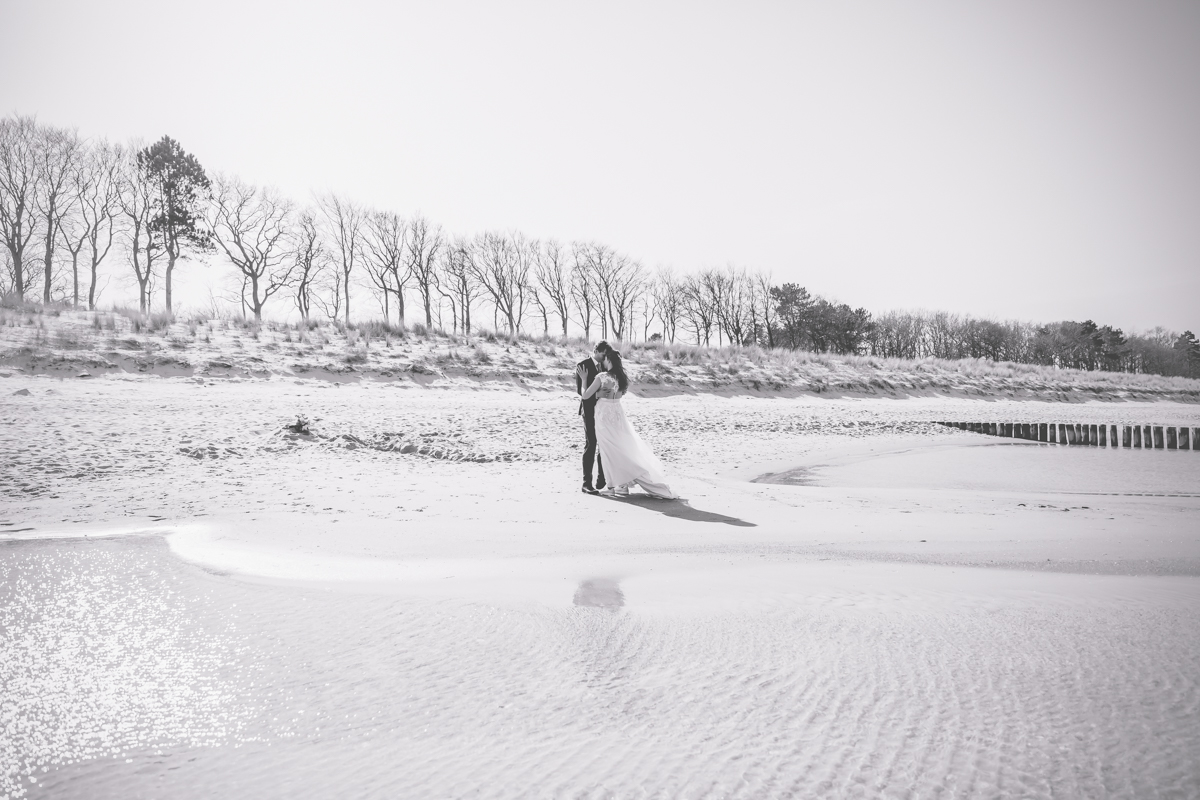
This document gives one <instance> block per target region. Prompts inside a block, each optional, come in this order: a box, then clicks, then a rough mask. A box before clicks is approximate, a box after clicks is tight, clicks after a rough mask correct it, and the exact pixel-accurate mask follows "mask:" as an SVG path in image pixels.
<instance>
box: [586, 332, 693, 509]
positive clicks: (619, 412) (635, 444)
mask: <svg viewBox="0 0 1200 800" xmlns="http://www.w3.org/2000/svg"><path fill="white" fill-rule="evenodd" d="M628 388H629V377H628V376H627V375H626V374H625V368H624V365H623V364H622V362H621V354H620V353H619V352H617V351H616V350H613V349H612V348H611V347H609V346H608V343H607V342H600V343H599V344H597V345H596V349H595V350H593V351H592V357H591V358H585V359H584V360H583V361H580V362H579V363H578V364H577V365H576V367H575V391H576V392H578V393H579V397H580V401H579V414H580V415H581V416H582V417H583V429H584V432H585V434H586V435H587V444H586V446H585V447H584V449H583V491H584V492H586V493H588V494H599V493H600V490H601V489H605V494H610V495H614V496H617V497H624V496H627V495H628V494H629V487H630V486H632V485H633V484H635V483H636V484H638V485H639V486H641V487H642V488H643V489H645V490H646V492H647V493H649V494H651V495H654V496H655V497H663V498H667V499H673V498H674V497H675V493H674V492H672V491H671V487H670V486H667V484H666V481H665V478H664V476H663V467H662V464H661V463H660V462H659V460H658V458H657V457H655V455H654V452H653V451H652V450H651V449H650V448H649V447H647V446H646V443H645V442H643V441H642V437H640V436H638V434H637V431H635V430H634V429H633V425H631V424H630V423H629V419H628V418H627V417H626V416H625V409H624V408H622V406H621V398H622V397H624V396H625V392H626V390H628ZM597 451H598V452H597ZM593 462H594V463H595V465H596V469H597V481H596V484H595V486H593V485H592V464H593ZM606 487H608V488H606Z"/></svg>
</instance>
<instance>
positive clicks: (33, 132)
mask: <svg viewBox="0 0 1200 800" xmlns="http://www.w3.org/2000/svg"><path fill="white" fill-rule="evenodd" d="M37 150H38V124H37V120H35V119H34V118H33V117H13V118H11V119H7V118H6V119H3V120H0V236H3V238H4V246H5V249H7V250H8V255H9V259H10V266H9V268H10V269H11V270H12V277H13V291H15V292H16V294H17V297H19V298H21V299H24V297H25V290H26V288H27V286H28V282H27V277H28V276H27V275H26V272H25V267H26V264H27V256H26V248H28V247H29V244H30V242H31V241H32V240H33V235H34V228H35V222H34V217H35V214H36V203H37V194H38V176H39V175H40V171H39V169H38V158H37Z"/></svg>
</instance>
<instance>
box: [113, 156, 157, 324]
mask: <svg viewBox="0 0 1200 800" xmlns="http://www.w3.org/2000/svg"><path fill="white" fill-rule="evenodd" d="M137 152H138V146H137V144H136V143H135V144H132V145H130V147H128V148H127V149H126V151H125V158H124V159H123V161H122V163H121V172H120V205H121V214H122V216H124V218H125V221H126V223H127V224H126V226H125V234H126V239H127V249H128V251H129V264H130V266H131V267H133V274H134V277H135V278H136V279H137V284H138V308H139V309H141V311H142V313H143V314H144V313H146V312H148V311H149V310H150V292H151V290H152V288H153V279H154V277H155V272H154V268H155V265H156V264H157V263H158V262H159V260H160V258H161V256H162V251H163V247H162V239H161V236H160V235H159V234H158V233H157V232H156V231H155V229H154V227H153V225H151V220H153V218H154V213H155V211H154V184H153V182H152V181H151V180H150V179H149V176H148V175H146V173H145V170H144V169H143V168H142V166H141V165H139V164H138V162H137V158H136V153H137Z"/></svg>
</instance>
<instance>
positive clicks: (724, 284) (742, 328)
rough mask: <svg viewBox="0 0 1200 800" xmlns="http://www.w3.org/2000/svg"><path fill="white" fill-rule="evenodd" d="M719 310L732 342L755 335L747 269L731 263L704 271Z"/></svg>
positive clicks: (719, 322) (721, 323)
mask: <svg viewBox="0 0 1200 800" xmlns="http://www.w3.org/2000/svg"><path fill="white" fill-rule="evenodd" d="M701 278H702V279H704V280H705V281H706V284H707V286H708V289H709V292H710V295H711V297H712V300H713V308H714V309H715V310H716V315H717V325H718V327H719V328H720V330H721V331H723V332H724V334H725V340H726V341H727V342H729V343H730V344H738V345H742V344H746V342H747V340H748V339H749V338H751V331H752V327H751V319H752V317H753V304H752V302H751V283H750V278H749V276H748V275H747V274H746V272H745V270H741V269H738V268H736V267H733V266H728V267H726V268H725V269H723V270H707V271H705V272H704V273H701Z"/></svg>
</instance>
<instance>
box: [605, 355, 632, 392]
mask: <svg viewBox="0 0 1200 800" xmlns="http://www.w3.org/2000/svg"><path fill="white" fill-rule="evenodd" d="M604 357H605V358H607V359H608V374H609V375H612V376H613V377H614V378H616V379H617V388H618V389H620V390H621V393H622V394H624V393H625V390H626V389H628V388H629V376H628V375H626V374H625V366H624V365H623V364H622V363H621V354H620V353H618V352H617V351H616V350H609V351H608V352H607V353H605V354H604Z"/></svg>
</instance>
